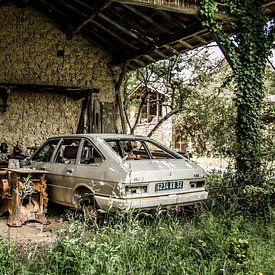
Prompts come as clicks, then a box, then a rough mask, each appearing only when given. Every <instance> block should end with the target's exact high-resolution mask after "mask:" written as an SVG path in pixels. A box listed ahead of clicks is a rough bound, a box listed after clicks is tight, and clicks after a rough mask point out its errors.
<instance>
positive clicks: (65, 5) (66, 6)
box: [47, 0, 86, 17]
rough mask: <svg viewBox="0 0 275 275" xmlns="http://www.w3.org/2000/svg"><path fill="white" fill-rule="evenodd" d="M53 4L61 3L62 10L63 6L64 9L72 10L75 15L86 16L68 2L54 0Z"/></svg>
mask: <svg viewBox="0 0 275 275" xmlns="http://www.w3.org/2000/svg"><path fill="white" fill-rule="evenodd" d="M47 2H48V0H47ZM54 5H61V6H62V7H63V10H64V7H65V9H67V10H69V11H71V12H73V14H77V15H79V16H82V17H83V16H86V14H85V13H83V12H81V11H80V10H78V9H77V8H76V7H74V6H73V5H71V4H69V3H68V2H65V1H63V0H55V1H54Z"/></svg>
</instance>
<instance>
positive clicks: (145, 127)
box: [129, 105, 174, 147]
mask: <svg viewBox="0 0 275 275" xmlns="http://www.w3.org/2000/svg"><path fill="white" fill-rule="evenodd" d="M138 107H139V106H135V105H132V106H131V107H130V109H129V121H130V124H131V125H134V123H135V119H136V115H137V112H138ZM166 112H167V110H166V109H165V108H163V116H164V115H165V114H166ZM156 124H157V121H156V119H153V120H152V122H149V123H148V122H141V123H139V124H138V125H137V127H136V129H135V131H134V134H135V135H142V136H147V135H148V134H149V133H150V132H151V130H152V129H153V128H154V127H155V126H156ZM152 138H153V139H155V140H157V141H159V142H161V143H163V144H164V145H166V146H168V147H174V140H173V122H172V118H169V119H167V120H166V121H164V122H163V123H162V124H161V126H160V127H159V128H158V129H157V130H156V131H155V132H154V134H153V135H152Z"/></svg>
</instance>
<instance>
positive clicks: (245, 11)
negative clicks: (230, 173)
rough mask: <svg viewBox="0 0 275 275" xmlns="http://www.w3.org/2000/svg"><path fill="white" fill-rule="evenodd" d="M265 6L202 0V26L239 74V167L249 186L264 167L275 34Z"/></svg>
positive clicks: (250, 1) (231, 0)
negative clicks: (263, 118)
mask: <svg viewBox="0 0 275 275" xmlns="http://www.w3.org/2000/svg"><path fill="white" fill-rule="evenodd" d="M263 3H264V1H260V0H245V1H239V0H223V1H222V0H221V1H215V0H200V16H201V19H202V24H203V25H204V26H206V27H207V28H208V29H209V31H210V32H212V33H213V34H214V35H215V36H216V38H217V39H218V41H219V43H220V44H221V46H222V47H223V48H224V50H225V52H226V54H227V59H228V61H229V63H230V64H231V66H232V69H233V71H234V74H235V79H236V89H235V96H236V97H235V105H236V107H237V118H236V125H235V132H236V139H237V145H236V165H237V169H238V172H239V174H240V175H245V176H244V177H242V180H244V179H250V180H249V181H250V182H249V184H251V179H252V181H254V180H253V178H254V177H253V176H252V175H257V174H259V167H260V166H261V151H260V148H261V141H262V138H261V131H260V114H261V105H262V101H263V98H264V76H265V68H266V62H267V58H268V55H269V53H270V50H271V47H272V43H273V41H274V33H275V28H274V21H273V22H270V23H269V24H268V21H269V19H268V18H267V17H266V16H265V14H264V10H263V8H262V5H263ZM219 7H222V8H223V9H226V11H227V13H228V15H229V16H231V17H232V18H234V20H232V23H231V28H232V30H233V33H234V35H232V36H231V35H229V34H227V33H225V32H224V31H223V29H224V28H223V25H222V23H221V21H219V19H218V18H217V12H218V10H219ZM247 176H248V177H247ZM246 184H248V183H244V185H246ZM252 184H253V183H252ZM254 184H257V183H256V182H255V183H254Z"/></svg>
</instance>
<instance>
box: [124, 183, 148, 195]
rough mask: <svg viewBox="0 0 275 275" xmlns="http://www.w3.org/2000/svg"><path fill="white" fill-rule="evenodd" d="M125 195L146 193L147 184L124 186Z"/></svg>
mask: <svg viewBox="0 0 275 275" xmlns="http://www.w3.org/2000/svg"><path fill="white" fill-rule="evenodd" d="M125 192H126V196H127V195H142V194H144V193H147V186H146V185H142V186H126V187H125Z"/></svg>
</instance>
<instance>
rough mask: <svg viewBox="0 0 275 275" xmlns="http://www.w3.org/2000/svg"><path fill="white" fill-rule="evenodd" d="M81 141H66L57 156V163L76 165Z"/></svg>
mask: <svg viewBox="0 0 275 275" xmlns="http://www.w3.org/2000/svg"><path fill="white" fill-rule="evenodd" d="M79 144H80V139H64V140H63V141H62V143H61V145H60V147H59V148H58V151H57V153H56V156H55V162H56V163H65V164H76V158H77V152H78V148H79Z"/></svg>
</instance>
